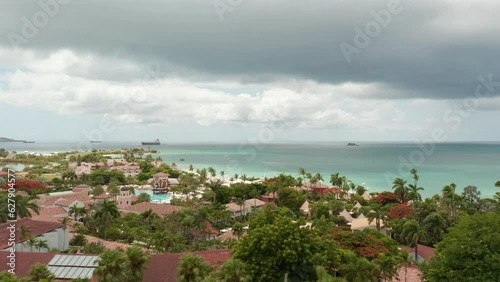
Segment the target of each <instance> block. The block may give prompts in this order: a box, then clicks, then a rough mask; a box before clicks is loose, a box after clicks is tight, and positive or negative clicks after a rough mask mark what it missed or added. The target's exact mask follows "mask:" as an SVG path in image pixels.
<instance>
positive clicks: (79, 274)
mask: <svg viewBox="0 0 500 282" xmlns="http://www.w3.org/2000/svg"><path fill="white" fill-rule="evenodd" d="M83 271H85V268H83V267H79V268H77V270H76V271H75V274H74V275H75V277H73V278H78V277H82V273H83Z"/></svg>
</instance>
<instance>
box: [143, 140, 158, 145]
mask: <svg viewBox="0 0 500 282" xmlns="http://www.w3.org/2000/svg"><path fill="white" fill-rule="evenodd" d="M141 143H142V145H143V146H144V145H160V144H161V143H160V139H156V141H153V142H141Z"/></svg>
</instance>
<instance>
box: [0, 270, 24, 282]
mask: <svg viewBox="0 0 500 282" xmlns="http://www.w3.org/2000/svg"><path fill="white" fill-rule="evenodd" d="M0 281H2V282H23V281H24V280H22V279H21V278H17V277H16V276H15V275H14V274H12V273H10V272H8V271H6V270H5V271H1V272H0Z"/></svg>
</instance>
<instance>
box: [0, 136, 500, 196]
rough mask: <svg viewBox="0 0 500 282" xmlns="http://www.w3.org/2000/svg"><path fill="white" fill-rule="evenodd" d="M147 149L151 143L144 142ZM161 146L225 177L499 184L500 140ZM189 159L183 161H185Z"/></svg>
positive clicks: (44, 148)
mask: <svg viewBox="0 0 500 282" xmlns="http://www.w3.org/2000/svg"><path fill="white" fill-rule="evenodd" d="M0 147H3V148H5V149H7V150H15V151H17V152H23V151H28V152H37V153H50V152H62V151H69V150H75V149H76V148H80V149H90V148H95V149H118V148H133V147H142V146H140V142H135V143H131V142H103V143H100V144H77V143H51V142H45V143H44V142H37V143H34V144H23V143H2V144H0ZM144 147H146V148H147V146H144ZM149 147H150V148H152V149H153V148H154V149H157V150H159V152H160V153H159V156H161V157H162V158H163V160H164V161H165V162H167V163H174V162H175V163H176V164H177V165H178V166H179V167H180V168H183V169H187V168H188V167H189V164H193V166H194V167H195V168H203V167H209V166H212V167H214V168H215V169H216V170H217V171H221V170H224V171H225V172H226V176H225V178H229V177H231V176H232V175H234V174H235V173H237V174H239V175H243V174H246V175H247V176H255V177H264V176H267V177H270V176H274V175H276V174H279V173H282V172H283V173H290V174H293V175H295V176H298V175H299V174H298V170H299V168H301V167H303V168H305V169H306V170H307V171H308V172H311V173H313V174H314V173H317V172H319V173H321V174H322V175H323V177H324V179H325V181H329V179H330V174H332V173H334V172H340V173H341V174H342V175H345V176H347V178H348V179H350V180H352V181H354V182H355V183H358V184H361V183H365V184H366V185H367V186H368V187H369V191H382V190H391V186H392V185H391V182H392V180H393V179H394V178H395V177H403V178H406V179H407V180H409V181H410V180H411V177H410V174H409V170H410V168H412V167H415V168H416V169H418V171H419V174H420V183H419V184H420V186H422V187H424V188H425V191H424V192H423V195H424V196H431V195H433V194H435V193H439V192H440V190H441V188H442V187H443V186H444V185H447V184H449V183H452V182H454V183H456V184H457V187H458V190H459V191H461V190H462V189H463V187H465V186H467V185H475V186H477V187H478V188H479V189H480V191H481V193H482V196H485V197H486V196H491V195H493V194H494V193H495V192H496V191H498V190H499V188H496V187H495V186H494V183H495V182H496V181H498V180H500V144H498V143H447V144H435V145H430V144H427V145H426V146H425V147H422V146H418V145H417V144H410V143H408V144H402V143H384V144H382V143H359V146H346V144H345V143H307V144H294V143H286V144H275V143H274V144H255V145H251V144H248V143H241V144H162V145H160V146H149ZM181 159H184V161H181Z"/></svg>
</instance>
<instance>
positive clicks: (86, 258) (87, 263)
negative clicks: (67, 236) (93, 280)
mask: <svg viewBox="0 0 500 282" xmlns="http://www.w3.org/2000/svg"><path fill="white" fill-rule="evenodd" d="M82 257H83V261H82V264H81V266H92V265H91V263H90V262H91V260H92V257H91V256H82Z"/></svg>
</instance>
